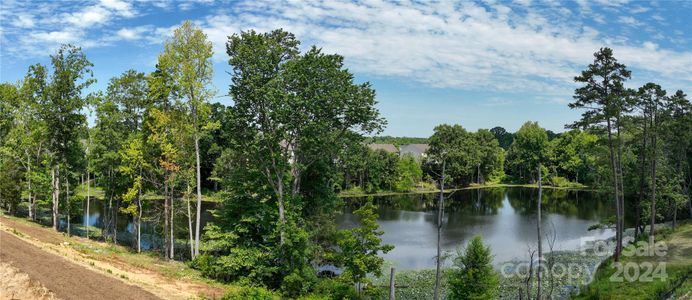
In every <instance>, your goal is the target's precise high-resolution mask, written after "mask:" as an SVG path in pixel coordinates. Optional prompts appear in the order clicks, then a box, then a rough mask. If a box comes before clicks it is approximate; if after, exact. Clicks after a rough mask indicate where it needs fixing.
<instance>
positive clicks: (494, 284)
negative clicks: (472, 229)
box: [448, 235, 499, 300]
mask: <svg viewBox="0 0 692 300" xmlns="http://www.w3.org/2000/svg"><path fill="white" fill-rule="evenodd" d="M492 260H493V258H492V254H491V252H490V247H486V246H485V245H484V244H483V239H482V238H481V237H480V236H478V235H477V236H474V237H473V238H472V239H471V241H469V243H468V245H467V246H466V249H465V250H464V253H461V252H460V253H459V256H457V258H456V259H455V260H454V266H455V267H456V268H453V269H452V270H451V271H450V272H449V273H448V282H449V295H448V299H479V300H480V299H495V297H497V295H498V285H499V281H498V278H497V274H496V273H495V270H494V269H493V264H492Z"/></svg>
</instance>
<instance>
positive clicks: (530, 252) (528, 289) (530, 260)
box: [526, 247, 536, 299]
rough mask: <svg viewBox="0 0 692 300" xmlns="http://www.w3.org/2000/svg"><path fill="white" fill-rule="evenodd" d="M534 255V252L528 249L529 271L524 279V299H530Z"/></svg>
mask: <svg viewBox="0 0 692 300" xmlns="http://www.w3.org/2000/svg"><path fill="white" fill-rule="evenodd" d="M534 254H536V251H535V250H531V248H530V247H529V270H528V276H527V278H526V299H531V290H532V289H533V288H532V286H533V281H532V280H533V256H534Z"/></svg>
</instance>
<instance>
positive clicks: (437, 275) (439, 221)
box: [433, 159, 446, 300]
mask: <svg viewBox="0 0 692 300" xmlns="http://www.w3.org/2000/svg"><path fill="white" fill-rule="evenodd" d="M445 167H446V160H445V159H443V160H442V174H441V176H440V196H439V198H438V201H437V256H436V257H435V259H436V268H435V294H434V298H433V299H435V300H438V299H439V297H440V277H441V275H442V272H441V262H442V260H441V258H442V247H441V244H440V243H441V238H442V217H443V211H442V210H443V208H444V202H445V197H444V194H445Z"/></svg>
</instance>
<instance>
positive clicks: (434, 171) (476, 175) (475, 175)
mask: <svg viewBox="0 0 692 300" xmlns="http://www.w3.org/2000/svg"><path fill="white" fill-rule="evenodd" d="M428 153H429V155H430V157H429V159H428V160H427V161H426V162H425V166H424V168H425V169H426V173H428V175H429V176H430V177H433V178H438V177H439V174H440V173H441V166H442V160H443V159H444V160H445V163H446V166H445V169H446V171H445V173H446V175H447V176H448V178H449V180H450V181H451V182H452V183H453V184H455V185H466V184H469V183H472V182H480V183H484V182H485V181H486V179H493V178H498V177H502V175H503V171H502V169H503V167H504V161H505V155H504V150H503V149H502V148H501V147H500V144H499V143H498V141H497V139H496V137H495V136H494V135H493V133H492V132H491V131H490V130H487V129H479V130H478V131H477V132H475V133H473V132H467V131H466V130H465V129H464V128H463V127H462V126H461V125H447V124H443V125H438V126H437V127H435V132H434V133H433V135H432V136H431V137H430V149H429V150H428Z"/></svg>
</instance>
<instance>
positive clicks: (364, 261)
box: [336, 200, 394, 286]
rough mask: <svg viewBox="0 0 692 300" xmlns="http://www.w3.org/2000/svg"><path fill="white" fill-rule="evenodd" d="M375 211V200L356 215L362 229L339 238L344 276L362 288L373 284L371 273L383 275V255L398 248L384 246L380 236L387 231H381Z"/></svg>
mask: <svg viewBox="0 0 692 300" xmlns="http://www.w3.org/2000/svg"><path fill="white" fill-rule="evenodd" d="M375 209H376V207H375V205H373V204H372V201H371V200H368V201H367V202H366V203H365V204H364V205H363V206H361V207H360V208H359V209H358V210H356V211H355V212H354V214H355V215H356V216H358V217H359V218H360V226H358V227H356V228H353V229H345V230H341V231H339V234H338V238H337V245H338V246H339V250H340V251H339V253H338V254H337V255H336V262H337V266H339V267H342V268H343V273H342V274H341V277H342V278H345V279H346V280H348V282H351V283H355V284H358V286H360V284H362V283H368V282H369V281H368V278H367V275H368V274H374V275H375V276H382V265H383V264H384V259H383V258H382V257H380V256H379V254H380V253H383V254H385V253H387V252H389V251H391V250H392V249H394V246H392V245H387V244H384V245H383V244H382V238H381V237H380V236H382V234H383V233H384V232H382V231H380V230H379V228H380V226H379V225H378V224H377V213H376V212H375Z"/></svg>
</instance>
